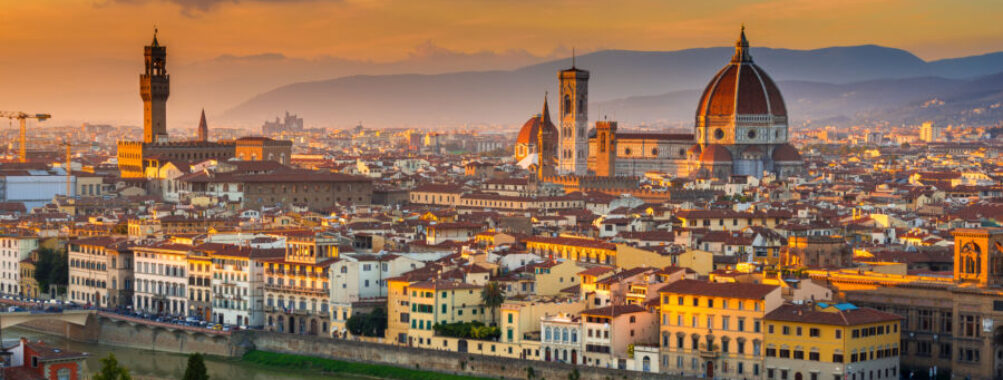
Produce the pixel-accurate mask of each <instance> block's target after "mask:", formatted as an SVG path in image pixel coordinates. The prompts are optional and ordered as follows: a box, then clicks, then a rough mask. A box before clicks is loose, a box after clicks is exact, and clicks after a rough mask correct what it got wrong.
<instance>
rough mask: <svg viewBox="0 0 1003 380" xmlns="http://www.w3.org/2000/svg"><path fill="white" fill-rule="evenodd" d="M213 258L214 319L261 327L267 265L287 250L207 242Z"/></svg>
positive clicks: (202, 247)
mask: <svg viewBox="0 0 1003 380" xmlns="http://www.w3.org/2000/svg"><path fill="white" fill-rule="evenodd" d="M199 249H200V250H205V251H208V253H209V254H210V258H211V259H212V264H213V272H212V315H213V318H212V320H213V321H214V322H216V323H225V324H229V325H237V326H242V327H245V328H246V327H251V328H262V327H264V325H265V315H264V264H262V261H261V260H262V259H276V258H281V257H282V256H283V255H284V254H285V249H283V248H276V249H258V248H250V247H241V246H235V245H224V244H204V245H202V246H199Z"/></svg>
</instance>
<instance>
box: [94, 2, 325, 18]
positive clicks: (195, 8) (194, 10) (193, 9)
mask: <svg viewBox="0 0 1003 380" xmlns="http://www.w3.org/2000/svg"><path fill="white" fill-rule="evenodd" d="M108 1H110V2H113V3H122V4H145V3H151V2H163V3H171V4H175V5H178V6H180V7H181V13H182V14H184V15H186V16H194V15H196V14H198V13H205V12H209V11H211V10H213V8H215V7H216V6H218V5H221V4H237V3H240V2H242V1H243V2H248V3H252V2H257V3H273V4H281V3H297V2H304V1H329V2H340V0H108Z"/></svg>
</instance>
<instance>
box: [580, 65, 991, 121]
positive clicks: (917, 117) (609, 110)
mask: <svg viewBox="0 0 1003 380" xmlns="http://www.w3.org/2000/svg"><path fill="white" fill-rule="evenodd" d="M778 86H780V89H781V91H783V94H784V100H785V101H786V102H787V109H788V111H789V112H790V117H791V119H792V120H793V124H800V123H802V122H812V123H816V124H818V123H821V124H826V123H831V124H834V125H847V124H856V123H867V122H869V121H888V122H890V123H893V124H900V123H908V124H914V123H919V122H922V121H924V120H934V121H937V122H939V123H944V124H957V123H978V124H981V123H996V122H997V121H998V120H1003V112H1001V111H1003V110H1001V109H1000V102H1001V101H1003V73H1000V74H995V75H990V76H984V77H979V78H975V79H946V78H933V77H919V78H904V79H879V80H871V81H864V82H856V83H847V84H831V83H819V82H806V81H781V82H779V83H778ZM699 95H700V91H698V90H684V91H673V92H668V93H665V94H660V95H653V96H638V97H628V98H622V99H615V100H610V101H606V102H600V103H597V104H593V105H592V106H593V107H594V108H600V109H602V110H604V113H606V114H607V115H615V118H616V119H617V120H620V121H622V122H624V123H628V124H638V123H650V122H652V121H655V122H658V121H662V122H671V121H674V120H680V119H682V120H685V121H689V122H692V120H693V113H694V112H695V107H696V101H697V100H698V97H699Z"/></svg>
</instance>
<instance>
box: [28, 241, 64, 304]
mask: <svg viewBox="0 0 1003 380" xmlns="http://www.w3.org/2000/svg"><path fill="white" fill-rule="evenodd" d="M69 279H70V267H69V262H68V258H67V254H66V248H65V247H64V248H62V249H59V250H53V249H49V248H41V249H39V250H38V263H37V264H35V280H36V281H38V285H39V287H40V288H41V290H42V292H43V293H46V292H48V291H49V286H53V285H55V286H57V288H61V289H62V291H64V292H65V291H66V285H67V284H68V283H69Z"/></svg>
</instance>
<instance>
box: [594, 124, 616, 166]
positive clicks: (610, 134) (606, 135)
mask: <svg viewBox="0 0 1003 380" xmlns="http://www.w3.org/2000/svg"><path fill="white" fill-rule="evenodd" d="M596 176H597V177H614V176H616V122H615V121H597V122H596Z"/></svg>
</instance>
